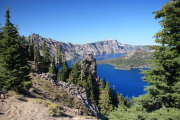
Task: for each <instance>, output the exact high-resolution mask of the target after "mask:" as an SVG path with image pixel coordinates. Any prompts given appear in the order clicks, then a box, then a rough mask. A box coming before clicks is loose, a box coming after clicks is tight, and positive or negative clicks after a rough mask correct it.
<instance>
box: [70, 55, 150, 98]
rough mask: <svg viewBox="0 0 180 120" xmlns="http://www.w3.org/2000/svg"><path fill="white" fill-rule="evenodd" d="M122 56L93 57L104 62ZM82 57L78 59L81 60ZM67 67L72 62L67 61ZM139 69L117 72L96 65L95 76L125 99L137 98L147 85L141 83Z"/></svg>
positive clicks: (141, 75)
mask: <svg viewBox="0 0 180 120" xmlns="http://www.w3.org/2000/svg"><path fill="white" fill-rule="evenodd" d="M122 55H124V53H117V54H106V55H96V56H94V57H95V58H96V60H97V61H98V60H104V59H109V58H118V57H120V56H122ZM82 58H83V57H79V59H80V60H81V59H82ZM77 60H78V58H75V59H74V61H77ZM67 63H68V65H69V66H72V61H67ZM140 73H141V71H140V70H139V69H132V70H119V69H115V67H114V66H113V65H108V64H104V65H97V74H98V76H100V78H101V79H104V78H105V79H106V82H109V83H110V84H111V87H113V85H115V86H116V90H117V92H119V93H122V94H123V95H124V96H125V97H126V96H128V97H132V96H135V97H138V96H139V95H142V94H145V93H146V92H145V91H144V86H147V85H148V84H147V83H146V82H144V81H143V79H142V77H143V76H144V75H143V74H140Z"/></svg>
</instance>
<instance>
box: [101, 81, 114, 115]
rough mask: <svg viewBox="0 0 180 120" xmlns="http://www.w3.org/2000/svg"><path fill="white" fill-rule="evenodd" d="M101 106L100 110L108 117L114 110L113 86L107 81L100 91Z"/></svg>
mask: <svg viewBox="0 0 180 120" xmlns="http://www.w3.org/2000/svg"><path fill="white" fill-rule="evenodd" d="M99 107H100V112H101V113H102V114H103V115H104V116H106V117H107V116H108V115H109V113H110V112H111V111H112V110H113V105H112V97H111V88H110V84H109V83H106V86H105V88H104V89H103V90H101V91H100V98H99Z"/></svg>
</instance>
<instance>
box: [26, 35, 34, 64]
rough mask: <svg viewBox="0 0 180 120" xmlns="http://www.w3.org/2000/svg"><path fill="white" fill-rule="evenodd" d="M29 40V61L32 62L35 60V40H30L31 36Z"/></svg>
mask: <svg viewBox="0 0 180 120" xmlns="http://www.w3.org/2000/svg"><path fill="white" fill-rule="evenodd" d="M28 40H29V59H30V60H31V61H33V60H34V47H35V45H34V40H33V39H31V38H30V36H29V37H28Z"/></svg>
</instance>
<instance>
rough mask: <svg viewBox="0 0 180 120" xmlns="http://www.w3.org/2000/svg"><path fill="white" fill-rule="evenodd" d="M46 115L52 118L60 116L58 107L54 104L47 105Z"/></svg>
mask: <svg viewBox="0 0 180 120" xmlns="http://www.w3.org/2000/svg"><path fill="white" fill-rule="evenodd" d="M48 108H49V109H48V115H49V116H54V115H60V105H58V104H56V103H52V104H50V105H48Z"/></svg>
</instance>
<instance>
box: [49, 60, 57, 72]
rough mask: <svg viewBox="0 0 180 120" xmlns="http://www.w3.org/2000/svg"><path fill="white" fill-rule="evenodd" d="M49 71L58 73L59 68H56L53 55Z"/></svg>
mask: <svg viewBox="0 0 180 120" xmlns="http://www.w3.org/2000/svg"><path fill="white" fill-rule="evenodd" d="M49 73H53V74H57V68H56V64H55V58H54V57H53V59H52V62H51V64H50V68H49Z"/></svg>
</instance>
